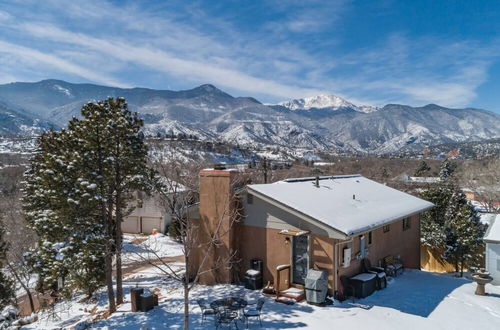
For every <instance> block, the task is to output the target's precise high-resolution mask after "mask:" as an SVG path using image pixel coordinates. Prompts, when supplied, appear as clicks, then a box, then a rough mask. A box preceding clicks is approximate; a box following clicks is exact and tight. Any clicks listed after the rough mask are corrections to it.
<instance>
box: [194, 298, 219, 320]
mask: <svg viewBox="0 0 500 330" xmlns="http://www.w3.org/2000/svg"><path fill="white" fill-rule="evenodd" d="M196 302H197V303H198V306H200V309H201V324H203V323H204V322H205V317H206V316H207V315H214V316H215V310H214V309H213V308H212V307H210V305H209V304H208V302H207V301H206V300H205V299H203V298H200V299H198V300H196Z"/></svg>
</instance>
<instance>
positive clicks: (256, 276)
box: [245, 259, 263, 290]
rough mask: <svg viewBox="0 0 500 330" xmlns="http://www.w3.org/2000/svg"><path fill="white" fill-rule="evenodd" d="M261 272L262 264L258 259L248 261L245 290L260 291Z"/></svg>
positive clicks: (261, 284)
mask: <svg viewBox="0 0 500 330" xmlns="http://www.w3.org/2000/svg"><path fill="white" fill-rule="evenodd" d="M262 272H263V263H262V260H260V259H252V260H251V261H250V269H249V270H247V271H246V273H245V288H247V289H249V290H260V289H262V286H263V283H262Z"/></svg>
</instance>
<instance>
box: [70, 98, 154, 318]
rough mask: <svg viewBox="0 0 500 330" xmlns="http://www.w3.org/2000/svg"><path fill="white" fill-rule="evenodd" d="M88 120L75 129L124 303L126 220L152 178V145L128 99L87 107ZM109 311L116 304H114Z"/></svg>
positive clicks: (76, 124) (75, 123)
mask: <svg viewBox="0 0 500 330" xmlns="http://www.w3.org/2000/svg"><path fill="white" fill-rule="evenodd" d="M82 116H83V118H84V119H82V120H78V119H74V120H73V121H72V123H71V126H70V128H72V129H73V131H74V132H75V136H76V138H77V139H78V140H83V141H86V143H84V154H85V155H86V156H85V160H84V164H85V166H84V167H85V168H86V170H85V171H84V173H82V175H83V176H84V178H85V179H88V180H93V181H92V182H95V183H96V186H97V187H96V189H95V192H96V193H97V194H96V196H95V197H96V198H97V199H98V200H99V201H100V206H99V208H98V209H100V219H101V224H102V225H103V226H104V227H105V232H106V233H107V235H108V236H109V240H108V242H109V243H108V244H109V245H108V246H107V248H106V251H107V253H106V262H105V263H106V264H107V267H106V269H107V270H106V276H107V278H106V282H107V285H108V295H111V296H112V295H113V294H112V290H113V287H112V282H111V268H110V266H111V257H112V256H113V255H114V256H115V260H116V289H117V292H116V303H118V304H121V303H122V302H123V289H122V268H121V248H122V242H123V233H122V231H121V222H122V221H123V217H124V215H126V213H127V211H130V210H129V209H128V202H129V201H131V200H132V199H133V192H134V191H136V190H142V191H147V190H148V189H149V186H148V182H149V181H148V180H149V177H150V176H151V173H150V171H149V170H148V166H147V152H148V151H147V147H146V145H145V143H144V136H143V135H142V133H141V131H140V130H141V128H142V126H143V122H142V120H141V119H139V118H138V115H137V113H132V112H130V111H129V110H128V107H127V103H126V102H125V100H124V99H123V98H117V99H111V98H110V99H108V100H105V101H99V102H95V103H88V104H86V105H84V106H83V108H82ZM110 307H111V308H110V310H111V311H113V309H114V308H113V306H112V304H111V303H110Z"/></svg>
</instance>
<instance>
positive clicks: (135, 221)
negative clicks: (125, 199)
mask: <svg viewBox="0 0 500 330" xmlns="http://www.w3.org/2000/svg"><path fill="white" fill-rule="evenodd" d="M135 196H136V200H135V201H134V202H131V205H129V206H131V207H133V210H132V212H131V213H130V214H129V215H127V216H126V217H125V218H124V219H123V222H122V231H123V232H124V233H128V234H142V233H147V234H150V233H151V232H152V231H153V230H156V231H158V232H160V233H165V231H166V228H167V225H168V224H170V223H171V222H172V217H171V215H170V214H168V212H166V211H165V208H164V207H162V205H161V200H160V198H159V197H158V196H156V195H154V196H147V195H145V194H144V193H141V192H137V193H136V194H135ZM134 204H135V205H134Z"/></svg>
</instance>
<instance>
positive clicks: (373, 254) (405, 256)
mask: <svg viewBox="0 0 500 330" xmlns="http://www.w3.org/2000/svg"><path fill="white" fill-rule="evenodd" d="M275 215H276V214H275ZM287 220H288V219H287V218H286V217H284V218H283V220H282V221H283V223H285V224H286V221H287ZM298 229H303V228H298ZM279 232H280V230H278V229H273V228H264V227H256V226H250V225H248V224H247V222H245V224H244V225H242V226H241V228H239V229H238V237H239V239H238V242H239V244H238V250H239V255H240V258H241V263H240V276H241V278H242V276H243V274H244V271H245V270H247V269H248V268H249V265H250V260H251V259H254V258H257V259H261V260H263V261H264V276H263V279H264V283H267V282H268V281H271V282H273V283H275V281H276V267H277V266H278V265H282V264H290V263H291V255H292V244H291V240H290V241H287V240H286V237H287V236H284V235H282V234H279ZM363 234H364V235H365V239H366V247H367V248H368V253H369V255H368V258H369V259H370V262H371V263H372V265H373V266H376V265H378V264H379V262H381V259H382V258H384V257H386V256H387V255H394V256H398V255H399V256H400V257H401V260H402V261H403V263H404V266H405V267H406V268H416V269H419V268H420V222H419V216H418V215H414V216H412V217H411V220H410V228H409V229H407V230H405V231H403V220H399V221H396V222H393V223H392V224H390V231H389V232H387V233H384V232H383V228H382V227H381V228H378V229H375V230H373V231H372V243H371V244H368V233H363ZM336 243H339V245H338V247H339V251H338V252H339V253H338V260H337V261H336V262H337V264H338V266H339V267H338V270H339V278H340V276H342V275H347V276H351V275H354V274H357V273H359V272H360V270H361V263H360V261H359V260H357V259H356V253H357V252H359V235H357V236H355V237H354V238H353V241H352V243H342V241H339V240H336V239H333V238H329V237H327V236H325V235H315V234H311V235H310V239H309V255H310V267H311V268H315V269H322V270H327V271H328V287H329V289H330V293H331V294H333V291H334V289H335V283H334V281H335V277H334V263H335V244H336ZM348 245H351V246H352V249H351V260H352V261H351V264H350V266H349V267H347V268H344V267H342V262H343V254H342V252H343V248H344V247H346V246H348ZM338 288H340V282H339V284H338Z"/></svg>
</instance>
